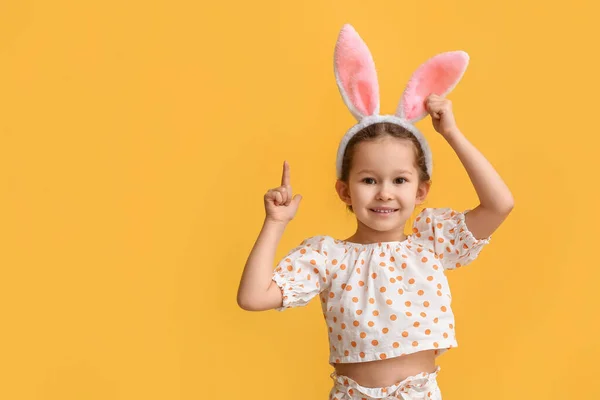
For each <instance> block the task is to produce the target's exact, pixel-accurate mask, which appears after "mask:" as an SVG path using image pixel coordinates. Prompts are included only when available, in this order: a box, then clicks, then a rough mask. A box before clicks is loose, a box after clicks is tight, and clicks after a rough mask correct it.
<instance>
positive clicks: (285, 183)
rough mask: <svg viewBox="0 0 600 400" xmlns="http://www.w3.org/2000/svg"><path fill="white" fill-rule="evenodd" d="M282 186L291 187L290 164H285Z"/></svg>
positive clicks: (285, 162)
mask: <svg viewBox="0 0 600 400" xmlns="http://www.w3.org/2000/svg"><path fill="white" fill-rule="evenodd" d="M281 186H290V164H288V162H287V161H284V162H283V174H282V175H281Z"/></svg>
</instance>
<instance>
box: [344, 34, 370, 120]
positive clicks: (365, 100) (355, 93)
mask: <svg viewBox="0 0 600 400" xmlns="http://www.w3.org/2000/svg"><path fill="white" fill-rule="evenodd" d="M334 70H335V80H336V81H337V85H338V89H339V90H340V93H341V95H342V98H343V99H344V103H346V106H347V107H348V109H349V110H350V112H351V113H352V115H354V117H355V118H356V119H357V120H361V119H362V118H364V117H365V116H369V115H375V114H377V113H379V84H378V82H377V72H376V71H375V63H374V62H373V57H372V56H371V52H370V51H369V48H368V47H367V45H366V44H365V42H364V41H363V40H362V39H361V37H360V36H359V35H358V33H357V32H356V30H355V29H354V28H353V27H352V26H351V25H349V24H346V25H344V26H343V28H342V30H341V31H340V34H339V36H338V40H337V43H336V45H335V53H334Z"/></svg>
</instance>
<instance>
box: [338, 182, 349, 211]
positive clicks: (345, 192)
mask: <svg viewBox="0 0 600 400" xmlns="http://www.w3.org/2000/svg"><path fill="white" fill-rule="evenodd" d="M335 191H336V192H337V194H338V196H339V197H340V199H341V200H342V201H343V202H344V203H346V204H347V205H349V206H351V205H352V198H351V197H350V188H349V187H348V184H347V183H346V182H344V181H342V180H340V179H338V180H337V181H336V182H335Z"/></svg>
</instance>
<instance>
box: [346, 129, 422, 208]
mask: <svg viewBox="0 0 600 400" xmlns="http://www.w3.org/2000/svg"><path fill="white" fill-rule="evenodd" d="M385 136H391V137H393V138H396V139H404V140H408V141H410V142H412V144H413V146H412V147H413V149H414V151H415V167H416V168H417V171H418V172H419V183H421V182H429V183H431V177H430V176H429V174H428V173H427V166H426V164H425V154H424V153H423V149H421V145H420V144H419V141H418V140H417V138H416V137H415V136H414V135H413V134H412V133H411V132H410V131H408V130H406V129H405V128H403V127H402V126H400V125H396V124H391V123H389V122H378V123H375V124H372V125H369V126H367V127H365V128H363V129H361V130H360V131H358V132H357V133H356V134H355V135H354V136H353V137H352V139H350V141H349V142H348V145H347V146H346V150H345V152H344V157H343V158H342V177H341V178H340V180H341V181H343V182H345V183H346V184H347V183H348V179H349V177H350V168H351V167H352V159H353V158H354V152H355V147H356V145H357V144H359V143H360V142H366V141H375V140H376V139H381V138H383V137H385ZM346 208H347V209H348V210H350V211H351V212H353V210H352V206H347V207H346Z"/></svg>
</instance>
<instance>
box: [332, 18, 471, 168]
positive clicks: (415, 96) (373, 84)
mask: <svg viewBox="0 0 600 400" xmlns="http://www.w3.org/2000/svg"><path fill="white" fill-rule="evenodd" d="M468 63H469V56H468V55H467V53H465V52H463V51H453V52H447V53H441V54H438V55H437V56H435V57H433V58H431V59H429V60H428V61H427V62H425V63H424V64H422V65H421V66H420V67H419V68H418V69H417V70H416V71H415V72H414V73H413V75H412V77H411V78H410V80H409V81H408V84H407V85H406V88H405V89H404V93H403V94H402V98H401V99H400V104H399V105H398V108H397V109H396V113H395V114H394V115H379V84H378V82H377V72H376V71H375V63H374V62H373V58H372V56H371V52H370V51H369V48H368V47H367V45H366V44H365V42H364V41H363V40H362V39H361V37H360V36H359V35H358V33H357V32H356V30H355V29H354V28H353V27H352V26H351V25H344V27H343V28H342V30H341V31H340V34H339V36H338V40H337V43H336V46H335V53H334V70H335V80H336V82H337V85H338V88H339V90H340V94H341V95H342V98H343V99H344V103H346V106H347V107H348V109H349V110H350V112H351V113H352V115H353V116H354V117H355V118H356V119H357V120H358V123H357V124H356V125H354V126H353V127H352V128H350V130H348V132H346V134H345V135H344V137H343V138H342V141H341V143H340V146H339V148H338V153H337V161H336V164H337V165H336V166H337V177H338V178H341V175H342V159H343V157H344V152H345V150H346V146H347V145H348V142H349V141H350V139H351V138H352V137H353V136H354V135H355V134H356V133H357V132H359V131H360V130H361V129H363V128H365V127H367V126H369V125H372V124H375V123H379V122H389V123H393V124H396V125H400V126H402V127H404V128H405V129H407V130H408V131H409V132H411V133H412V134H413V135H414V136H415V137H416V138H417V140H418V141H419V143H420V144H421V148H422V149H423V153H424V154H425V160H426V165H427V173H428V174H429V176H431V172H432V167H433V164H432V159H431V150H430V149H429V144H428V143H427V140H426V139H425V137H424V136H423V134H422V133H421V132H420V131H419V130H418V129H417V128H416V127H415V126H414V123H415V122H417V121H419V120H421V119H423V118H424V117H425V116H426V115H427V110H426V109H425V104H424V102H425V99H426V98H427V97H428V96H429V95H430V94H436V95H438V96H446V95H447V94H448V93H450V92H451V91H452V89H454V87H455V86H456V84H457V83H458V82H459V81H460V79H461V78H462V76H463V74H464V73H465V70H466V69H467V65H468Z"/></svg>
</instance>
